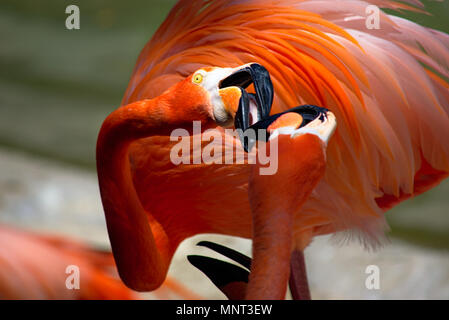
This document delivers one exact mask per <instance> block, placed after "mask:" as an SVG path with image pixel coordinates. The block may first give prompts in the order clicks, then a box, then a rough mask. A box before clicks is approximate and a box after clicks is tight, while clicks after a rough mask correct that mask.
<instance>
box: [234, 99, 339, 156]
mask: <svg viewBox="0 0 449 320" xmlns="http://www.w3.org/2000/svg"><path fill="white" fill-rule="evenodd" d="M335 128H336V120H335V116H334V114H333V113H332V112H331V111H329V110H328V109H326V108H322V107H317V106H314V105H303V106H298V107H295V108H292V109H289V110H287V111H285V112H282V113H277V114H275V115H272V116H269V117H267V118H265V119H264V120H261V121H258V122H256V123H255V124H253V125H251V126H250V127H249V128H248V130H254V133H255V135H253V136H250V135H249V136H247V137H245V138H246V139H247V141H244V144H243V145H244V146H246V147H245V151H247V152H249V151H251V149H252V148H253V147H254V145H255V144H256V141H257V140H259V141H264V142H268V141H269V140H272V139H274V138H276V137H277V136H279V135H280V134H289V135H290V136H291V137H292V138H293V137H296V136H298V135H300V134H305V133H310V134H315V135H317V136H318V137H319V138H320V139H321V140H322V141H323V143H324V144H325V145H327V142H328V140H329V138H330V137H331V136H332V134H333V133H334V131H335ZM263 131H266V134H263V135H262V134H261V132H263ZM251 137H253V138H251ZM254 137H255V139H254Z"/></svg>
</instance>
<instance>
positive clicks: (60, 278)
mask: <svg viewBox="0 0 449 320" xmlns="http://www.w3.org/2000/svg"><path fill="white" fill-rule="evenodd" d="M0 242H1V243H2V246H1V248H0V299H2V300H23V299H26V300H42V299H46V300H47V299H50V300H55V299H57V300H61V299H64V300H66V299H69V300H74V299H75V300H99V299H101V300H131V299H132V300H135V299H142V297H141V296H140V295H139V294H138V293H137V292H135V291H133V290H131V289H129V288H128V287H126V286H125V285H124V284H123V282H122V281H120V279H119V278H118V277H117V274H116V272H115V264H114V259H113V257H112V254H111V253H110V252H107V251H100V250H96V249H94V248H91V247H90V246H88V245H86V244H84V243H82V242H80V241H75V240H72V239H67V238H65V237H62V236H55V235H45V234H37V233H34V232H30V231H24V230H20V229H16V228H13V227H10V226H5V225H0ZM69 266H76V267H78V270H79V273H78V275H79V287H77V288H68V287H67V281H68V280H67V279H68V277H69V276H70V275H71V274H72V272H73V270H72V269H70V268H69V269H68V267H69ZM69 282H70V279H69ZM173 296H177V297H181V298H183V299H198V298H199V297H198V296H197V295H195V294H193V293H191V292H190V290H188V289H186V288H184V287H183V286H182V285H180V284H179V283H177V282H176V281H175V280H173V279H171V278H167V279H166V281H165V282H164V284H163V286H162V287H161V288H160V290H158V291H157V292H155V297H157V298H160V299H167V298H169V297H173Z"/></svg>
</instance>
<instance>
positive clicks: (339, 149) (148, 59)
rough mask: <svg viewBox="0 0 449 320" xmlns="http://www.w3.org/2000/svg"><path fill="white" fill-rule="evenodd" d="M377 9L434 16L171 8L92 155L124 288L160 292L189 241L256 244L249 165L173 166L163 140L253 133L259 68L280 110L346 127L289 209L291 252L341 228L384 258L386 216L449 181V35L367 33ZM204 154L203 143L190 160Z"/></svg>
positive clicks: (403, 23) (329, 2)
mask: <svg viewBox="0 0 449 320" xmlns="http://www.w3.org/2000/svg"><path fill="white" fill-rule="evenodd" d="M370 2H371V3H372V4H375V5H378V6H380V7H383V8H390V9H409V10H415V11H423V9H422V8H421V7H420V6H421V4H420V2H419V1H411V0H410V1H402V2H396V1H387V0H377V1H341V2H339V3H338V5H336V4H335V1H333V0H322V1H307V0H305V1H299V0H296V1H292V0H279V1H268V0H238V1H237V0H235V1H233V0H231V1H221V0H210V1H199V0H181V1H179V2H178V4H177V5H176V6H175V7H174V8H173V9H172V11H171V12H170V14H169V15H168V17H167V19H166V20H165V22H164V23H163V24H162V25H161V27H160V28H159V30H158V31H157V32H156V34H155V35H154V36H153V38H152V39H151V41H150V42H149V43H148V44H147V45H146V46H145V48H144V49H143V51H142V53H141V55H140V57H139V59H138V61H137V64H136V68H135V70H134V73H133V76H132V78H131V81H130V83H129V86H128V89H127V91H126V93H125V97H124V99H123V102H122V104H123V105H122V107H120V108H119V109H117V110H116V111H114V112H113V113H112V114H111V115H110V116H109V117H108V118H107V119H106V120H105V122H104V124H103V126H102V129H101V131H100V134H99V138H98V143H97V169H98V175H99V184H100V189H101V195H102V201H103V206H104V210H105V214H106V220H107V224H108V231H109V236H110V240H111V244H112V249H113V253H114V256H115V259H116V261H117V266H118V270H119V273H120V275H121V277H122V279H123V280H124V281H125V283H126V284H127V285H128V286H130V287H132V288H134V289H137V290H152V289H155V288H157V287H158V286H159V285H160V284H161V283H162V282H163V280H164V278H165V275H166V273H167V269H168V266H169V263H170V259H171V257H172V255H173V253H174V251H175V249H176V247H177V246H178V244H179V243H180V242H181V241H182V240H183V239H185V238H187V237H189V236H192V235H194V234H198V233H205V232H213V233H222V234H228V235H235V236H241V237H252V236H253V232H252V227H251V225H252V215H251V206H252V205H250V203H253V201H254V199H253V200H251V201H250V199H251V193H250V197H248V181H249V177H250V174H251V166H249V165H222V164H212V165H210V164H205V163H198V164H194V165H174V164H173V163H172V162H171V161H170V158H169V155H170V149H171V147H172V146H173V142H171V141H170V139H169V137H168V136H169V135H170V132H171V130H172V129H175V128H186V129H189V128H190V126H191V123H192V121H194V120H199V121H201V122H202V124H203V129H206V128H211V127H212V128H213V127H215V128H216V130H217V132H219V133H220V134H223V135H224V133H223V129H222V128H221V126H230V125H232V120H234V121H235V124H236V125H237V126H240V127H241V128H243V129H246V127H247V126H248V125H249V119H248V118H249V115H248V112H247V111H248V110H247V109H248V106H247V105H248V104H249V105H250V106H252V107H254V106H256V107H258V109H259V110H258V114H257V115H256V118H258V119H257V120H263V119H265V118H266V116H267V114H266V112H267V110H269V107H270V102H271V101H270V97H269V93H270V86H269V85H267V83H266V82H264V81H255V80H257V79H258V78H259V76H260V77H261V78H262V79H264V80H266V79H267V78H268V77H267V74H266V73H263V72H262V73H260V74H259V72H260V70H261V68H258V67H256V68H255V69H257V68H258V69H259V71H257V72H256V71H254V70H252V69H253V68H252V67H255V66H259V65H263V66H264V67H265V68H266V69H267V70H268V71H269V74H270V75H271V80H272V82H273V87H274V97H273V108H272V113H279V112H281V111H283V110H287V109H288V108H290V107H291V106H295V105H301V104H313V105H318V106H322V107H325V108H327V109H329V110H331V111H332V113H333V114H335V117H336V119H337V121H338V129H337V131H336V133H335V135H334V137H333V138H332V139H331V141H329V145H328V148H327V161H326V171H325V174H324V177H323V178H322V179H321V181H320V182H318V184H317V186H316V187H315V189H314V191H313V192H312V193H311V194H310V195H309V197H308V198H307V199H305V200H304V203H303V204H302V206H301V209H300V210H293V211H295V212H294V217H293V219H292V221H291V230H292V241H293V244H292V248H294V250H295V251H294V252H296V253H300V252H301V251H302V250H304V248H306V247H307V245H308V244H309V243H310V241H311V240H312V239H313V237H315V236H317V235H322V234H329V233H336V232H340V231H345V233H344V234H345V235H346V236H347V237H355V238H358V239H360V240H361V241H362V243H363V244H365V245H366V246H372V247H376V246H378V245H379V244H380V243H381V242H382V239H383V238H384V231H385V229H386V228H387V224H386V222H385V219H384V212H385V211H386V210H388V209H389V208H391V207H393V206H394V205H396V204H398V203H399V202H401V201H403V200H405V199H407V198H409V197H411V196H414V195H417V194H420V193H422V192H425V191H426V190H428V189H430V188H432V187H434V186H436V185H437V184H438V183H439V182H441V180H443V179H444V178H446V177H447V176H448V173H449V143H448V141H447V139H442V138H441V137H446V136H449V117H448V114H449V90H448V89H449V84H448V81H447V78H448V77H449V68H448V66H449V37H448V36H447V35H446V34H444V33H441V32H438V31H435V30H432V29H428V28H425V27H421V26H419V25H417V24H415V23H413V22H410V21H407V20H405V19H402V18H398V17H394V16H391V15H387V14H385V13H383V12H380V16H379V18H380V20H379V23H380V29H368V28H367V26H366V19H365V9H366V6H367V4H368V3H370ZM407 3H408V4H407ZM250 62H255V63H258V64H255V63H253V64H250V65H245V64H246V63H250ZM242 65H243V66H242ZM211 66H214V67H220V68H210V67H211ZM239 66H240V67H239ZM228 67H232V68H233V69H229V68H228ZM199 68H200V69H199ZM198 69H199V70H198ZM196 70H198V71H197V72H196V73H195V71H196ZM248 74H249V76H248ZM250 82H254V85H252V86H249V87H248V89H247V91H245V90H243V89H242V88H243V87H245V86H247V85H249V84H250ZM256 82H257V84H256ZM239 87H240V88H239ZM251 92H253V93H254V94H249V93H251ZM248 97H249V98H248ZM254 98H256V102H254V101H253V100H254ZM248 99H249V100H251V101H252V102H248ZM242 101H246V103H242ZM242 106H246V107H242ZM253 109H254V108H253ZM189 131H190V130H189ZM200 147H201V145H194V144H192V149H193V150H192V153H191V154H195V150H196V149H198V148H200ZM286 152H287V151H286ZM289 152H292V151H289ZM287 153H288V152H287ZM280 156H282V157H283V156H284V154H282V155H280ZM282 157H281V159H282ZM286 157H287V158H288V157H290V155H287V156H286ZM299 165H303V164H302V163H301V164H299ZM304 165H305V164H304ZM257 185H258V184H257V183H256V184H255V188H258V187H257ZM259 187H260V186H259ZM297 187H298V188H301V189H302V188H304V190H306V185H301V186H297ZM272 220H273V219H268V220H266V221H265V225H266V224H268V221H272ZM263 222H264V221H261V223H262V224H263ZM268 227H269V226H268ZM256 234H257V232H254V235H256ZM272 240H273V241H275V238H272ZM254 255H255V256H256V252H255V253H254ZM277 258H278V257H277V252H274V254H273V255H272V256H271V259H272V260H271V261H277V260H278V259H277ZM279 258H281V257H279ZM283 259H284V260H285V257H284V258H283ZM284 260H283V262H282V263H284V264H285V261H284ZM299 260H300V258H299ZM271 276H273V275H271ZM284 280H285V275H284ZM284 280H283V281H284ZM254 285H257V283H256V284H254ZM273 285H274V286H280V288H284V286H285V285H284V283H279V284H277V283H274V284H273ZM256 287H257V286H256ZM280 288H274V289H273V291H272V292H279V291H281V289H280ZM256 296H257V297H260V296H259V295H256ZM276 296H277V295H276ZM247 297H249V298H251V297H252V295H250V296H247ZM268 297H271V293H270V295H268Z"/></svg>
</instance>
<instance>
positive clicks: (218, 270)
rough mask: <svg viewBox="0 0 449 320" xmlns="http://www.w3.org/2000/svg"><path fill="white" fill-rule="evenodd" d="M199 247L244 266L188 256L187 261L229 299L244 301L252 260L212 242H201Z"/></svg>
mask: <svg viewBox="0 0 449 320" xmlns="http://www.w3.org/2000/svg"><path fill="white" fill-rule="evenodd" d="M197 245H198V246H202V247H206V248H209V249H211V250H213V251H215V252H217V253H219V254H221V255H223V256H225V257H227V258H229V259H231V260H232V261H234V262H236V263H238V264H240V265H241V266H242V267H240V266H237V265H235V264H232V263H229V262H225V261H222V260H218V259H214V258H210V257H205V256H198V255H189V256H187V260H189V262H190V263H191V264H192V265H193V266H195V267H196V268H198V269H199V270H201V271H202V272H203V273H204V274H205V275H206V276H207V277H208V278H209V279H210V280H211V281H212V283H213V284H214V285H215V286H216V287H217V288H218V289H219V290H220V291H221V292H223V293H224V294H225V295H226V296H227V297H228V299H230V300H242V299H244V297H245V294H246V287H247V285H248V279H249V270H250V269H251V258H249V257H247V256H246V255H244V254H242V253H240V252H238V251H235V250H233V249H230V248H228V247H225V246H222V245H220V244H217V243H213V242H210V241H201V242H199V243H198V244H197Z"/></svg>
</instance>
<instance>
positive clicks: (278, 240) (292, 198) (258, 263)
mask: <svg viewBox="0 0 449 320" xmlns="http://www.w3.org/2000/svg"><path fill="white" fill-rule="evenodd" d="M278 155H279V156H278V171H277V172H276V173H275V174H274V175H259V172H260V171H259V168H260V165H259V164H256V165H255V166H254V168H253V170H252V172H251V177H250V182H249V190H248V191H249V200H250V204H251V211H252V215H253V261H252V264H251V273H250V278H249V283H248V287H247V291H246V298H247V299H284V297H285V293H286V290H287V282H288V278H289V275H290V258H291V253H292V250H293V249H294V229H293V221H294V218H295V214H297V213H298V212H299V210H300V208H301V207H302V205H303V204H304V202H306V200H307V199H308V197H309V195H310V193H311V192H312V190H313V189H314V188H315V186H316V185H317V183H318V182H319V180H320V179H321V178H322V176H323V175H324V170H325V156H324V148H323V144H322V142H321V140H320V139H319V138H318V137H317V136H315V135H310V134H305V135H302V136H299V137H296V138H293V139H292V138H290V137H289V136H283V135H281V136H279V140H278Z"/></svg>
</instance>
